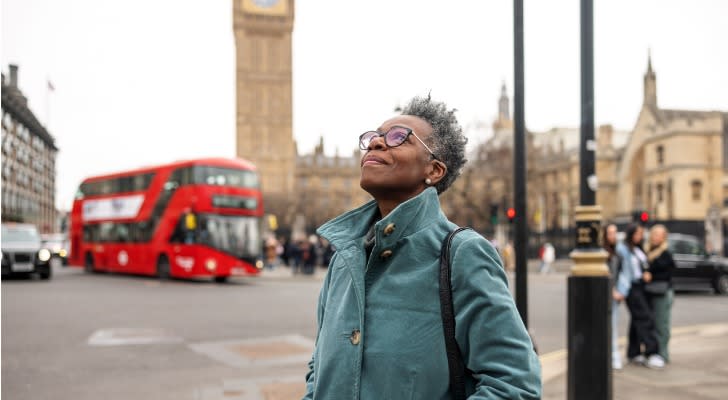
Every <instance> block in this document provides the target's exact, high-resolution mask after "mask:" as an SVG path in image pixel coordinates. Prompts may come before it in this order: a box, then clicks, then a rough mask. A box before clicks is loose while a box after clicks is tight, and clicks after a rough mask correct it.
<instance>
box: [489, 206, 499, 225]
mask: <svg viewBox="0 0 728 400" xmlns="http://www.w3.org/2000/svg"><path fill="white" fill-rule="evenodd" d="M490 224H491V225H494V226H495V225H498V204H491V205H490Z"/></svg>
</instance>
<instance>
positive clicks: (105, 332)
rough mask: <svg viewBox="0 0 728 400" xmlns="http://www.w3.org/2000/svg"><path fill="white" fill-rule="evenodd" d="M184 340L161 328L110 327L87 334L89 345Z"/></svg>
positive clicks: (120, 344) (162, 342)
mask: <svg viewBox="0 0 728 400" xmlns="http://www.w3.org/2000/svg"><path fill="white" fill-rule="evenodd" d="M183 341H184V340H183V339H182V338H181V337H178V336H174V335H172V334H170V333H168V332H165V331H163V330H161V329H153V328H152V329H149V328H112V329H100V330H97V331H96V332H94V333H93V334H91V336H89V338H88V341H87V344H88V345H89V346H126V345H139V344H171V343H180V342H183Z"/></svg>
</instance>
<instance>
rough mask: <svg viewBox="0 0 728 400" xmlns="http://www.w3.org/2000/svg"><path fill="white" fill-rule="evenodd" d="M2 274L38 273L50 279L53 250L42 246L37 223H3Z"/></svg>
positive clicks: (1, 239)
mask: <svg viewBox="0 0 728 400" xmlns="http://www.w3.org/2000/svg"><path fill="white" fill-rule="evenodd" d="M0 242H2V276H3V277H5V276H10V275H17V274H25V275H28V274H31V273H38V274H39V275H40V277H41V279H50V277H51V274H52V271H53V269H52V268H51V264H50V260H51V252H50V250H48V249H46V248H43V247H42V246H41V241H40V235H39V234H38V229H36V227H35V225H31V224H13V223H7V224H2V236H0Z"/></svg>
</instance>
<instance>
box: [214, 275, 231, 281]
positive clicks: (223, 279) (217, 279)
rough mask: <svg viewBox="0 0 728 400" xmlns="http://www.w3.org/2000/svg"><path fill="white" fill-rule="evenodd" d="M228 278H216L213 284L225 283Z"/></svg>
mask: <svg viewBox="0 0 728 400" xmlns="http://www.w3.org/2000/svg"><path fill="white" fill-rule="evenodd" d="M227 279H228V277H227V276H216V277H215V282H217V283H225V282H227Z"/></svg>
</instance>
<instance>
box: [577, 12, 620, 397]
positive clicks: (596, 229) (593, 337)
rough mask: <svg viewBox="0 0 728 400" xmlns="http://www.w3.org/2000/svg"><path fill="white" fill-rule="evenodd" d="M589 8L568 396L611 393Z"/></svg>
mask: <svg viewBox="0 0 728 400" xmlns="http://www.w3.org/2000/svg"><path fill="white" fill-rule="evenodd" d="M593 20H594V8H593V0H581V143H580V153H579V163H580V168H579V170H580V175H581V176H580V177H579V198H580V205H579V206H577V207H576V210H575V220H576V248H575V249H574V251H573V252H572V253H571V258H572V259H573V260H574V266H573V267H572V269H571V273H570V276H569V283H568V314H569V317H568V319H569V322H568V333H567V335H568V360H569V361H568V379H567V392H568V399H569V400H577V399H595V400H608V399H611V398H612V373H611V372H612V371H611V368H612V364H611V353H612V352H611V346H612V343H611V328H612V327H611V324H610V323H609V318H610V311H611V310H610V307H611V284H610V279H609V270H608V268H607V266H606V262H605V261H606V259H607V253H606V251H604V250H602V249H601V246H600V242H601V240H602V238H601V237H600V232H601V207H600V206H598V205H596V189H597V187H596V186H597V181H596V175H595V173H594V158H595V157H594V153H595V151H596V144H595V142H594V28H593V25H594V24H593V22H594V21H593Z"/></svg>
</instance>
